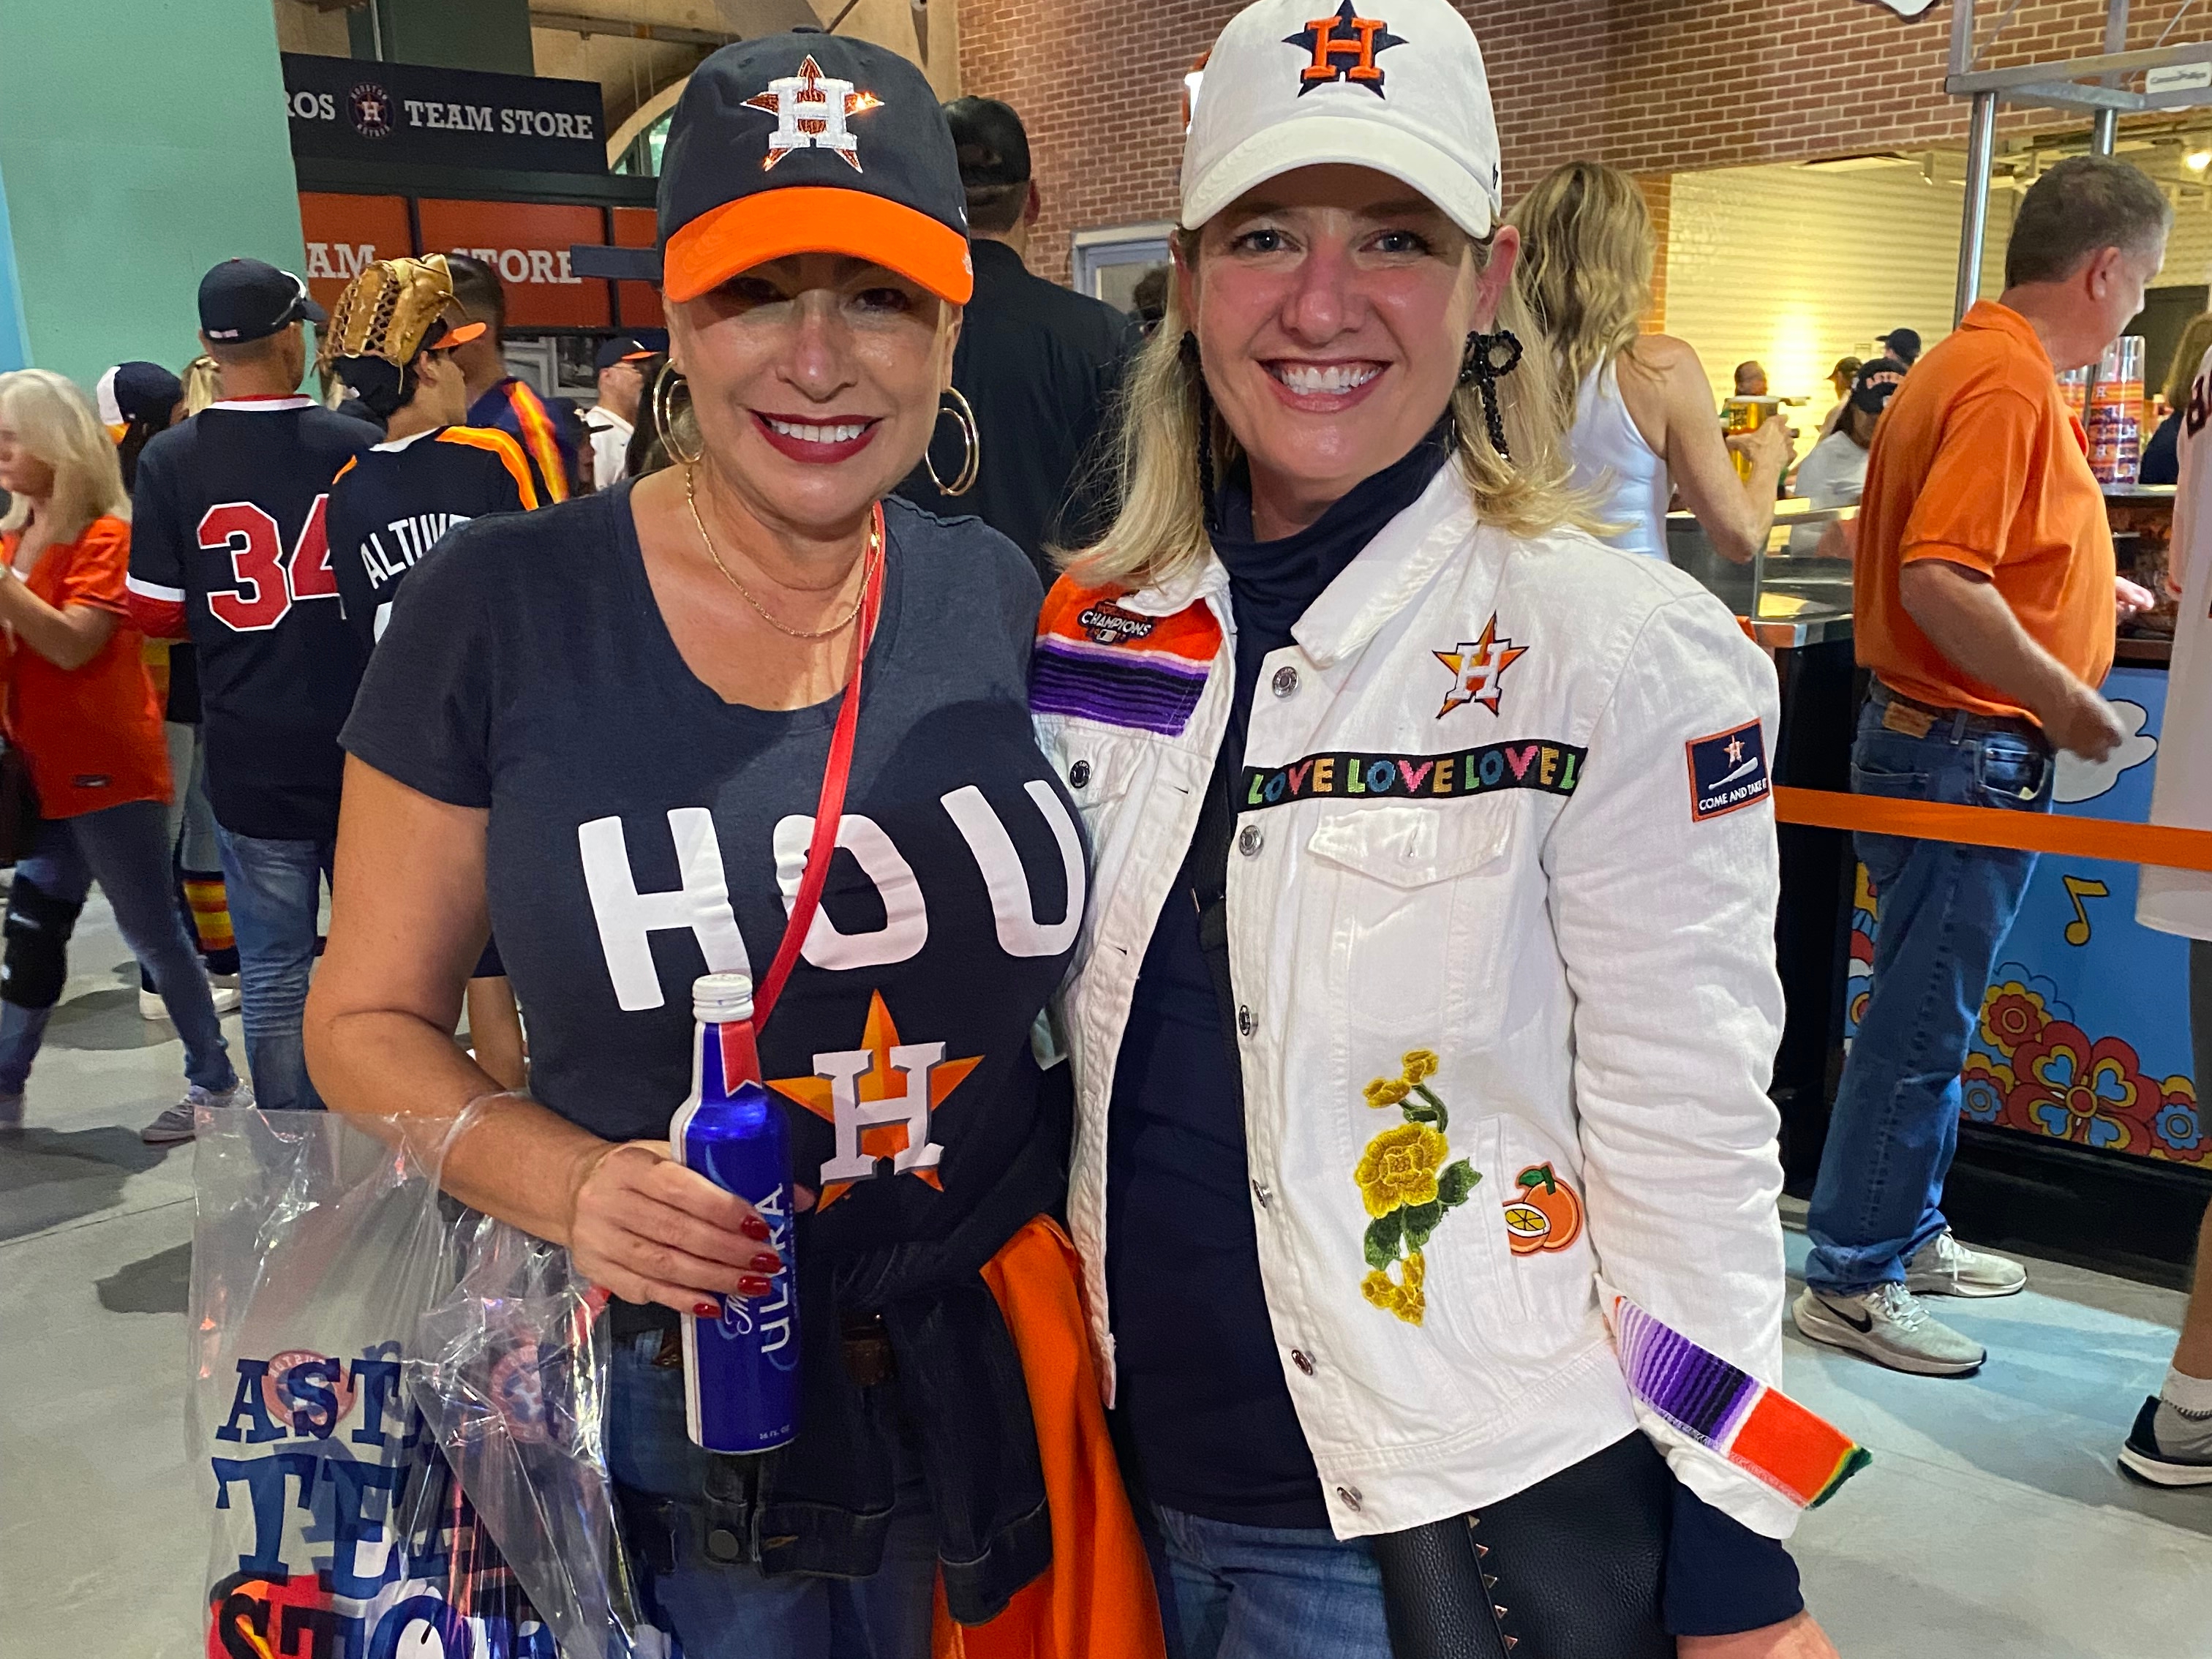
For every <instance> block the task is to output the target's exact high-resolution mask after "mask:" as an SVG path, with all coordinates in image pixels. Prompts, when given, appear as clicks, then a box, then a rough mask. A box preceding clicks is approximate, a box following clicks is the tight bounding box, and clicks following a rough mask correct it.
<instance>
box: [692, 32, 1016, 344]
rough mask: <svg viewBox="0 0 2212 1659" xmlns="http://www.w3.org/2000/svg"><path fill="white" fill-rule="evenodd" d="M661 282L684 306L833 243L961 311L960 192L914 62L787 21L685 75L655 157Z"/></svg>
mask: <svg viewBox="0 0 2212 1659" xmlns="http://www.w3.org/2000/svg"><path fill="white" fill-rule="evenodd" d="M660 247H661V289H662V292H663V293H664V294H665V295H666V296H667V297H668V298H669V299H670V300H671V301H677V302H679V303H680V302H682V301H685V300H696V298H698V297H699V295H702V294H705V293H707V292H708V291H709V290H710V289H715V288H719V287H720V285H721V284H722V283H726V282H728V281H729V280H730V278H731V277H732V276H737V275H738V273H739V272H740V271H745V270H751V269H752V268H753V267H754V266H755V265H758V264H766V263H767V262H768V261H769V260H771V259H781V258H787V257H788V256H789V255H791V254H794V253H844V254H849V255H851V256H852V257H853V258H858V259H866V260H868V261H870V262H871V263H872V264H879V265H883V266H884V267H885V268H887V269H889V270H896V271H897V272H899V273H900V274H901V275H902V276H908V277H911V278H912V279H913V280H914V281H915V282H917V283H921V286H922V287H924V288H926V289H928V290H929V291H930V292H931V293H933V294H934V295H938V297H939V298H940V299H944V300H949V301H951V302H952V303H953V304H955V305H965V304H966V303H967V302H968V298H969V295H970V294H972V293H973V292H974V291H975V267H974V265H973V264H971V263H970V262H969V256H968V197H967V192H966V191H965V190H963V188H962V187H961V183H960V161H959V157H958V156H957V154H956V153H955V152H954V149H953V146H952V131H951V128H950V127H949V126H947V125H945V112H944V111H943V110H941V109H939V107H938V103H937V94H936V93H935V92H934V91H933V90H932V89H931V88H930V84H929V82H928V80H927V77H925V76H923V74H922V72H921V70H918V69H916V68H915V66H914V65H913V64H909V63H908V62H907V60H906V59H905V58H902V57H900V56H899V55H898V54H897V53H896V52H892V51H890V50H889V49H888V48H887V47H884V46H875V45H872V44H871V43H870V42H868V41H866V40H848V39H847V38H846V37H844V36H842V35H836V34H823V33H820V32H818V31H815V30H806V29H794V30H793V32H792V33H789V34H772V35H767V36H764V37H763V38H762V39H760V40H744V41H739V42H738V43H737V44H736V45H733V46H724V47H723V48H722V49H721V50H720V51H719V52H715V53H714V55H713V56H712V57H710V58H708V59H707V61H706V62H704V63H703V64H700V65H699V67H698V68H697V69H696V70H692V71H691V79H690V82H689V83H688V84H687V85H686V86H685V87H684V95H683V97H682V98H680V99H678V100H677V105H676V113H675V116H674V118H672V119H671V121H670V122H669V125H668V147H667V149H665V150H664V151H663V152H662V155H661V160H660Z"/></svg>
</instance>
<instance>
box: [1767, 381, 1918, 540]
mask: <svg viewBox="0 0 2212 1659" xmlns="http://www.w3.org/2000/svg"><path fill="white" fill-rule="evenodd" d="M1904 384H1905V365H1904V364H1903V363H1900V362H1898V361H1897V360H1896V359H1895V358H1894V357H1877V358H1875V360H1874V361H1873V362H1870V363H1865V364H1862V365H1861V366H1860V368H1859V369H1858V371H1857V374H1856V375H1855V376H1854V377H1853V382H1852V385H1851V386H1850V397H1848V398H1845V399H1844V403H1843V406H1842V410H1841V412H1840V415H1839V416H1838V419H1837V422H1836V429H1835V430H1834V431H1832V432H1831V433H1829V434H1828V435H1827V436H1826V437H1825V438H1823V439H1821V440H1820V442H1818V443H1816V444H1814V446H1813V453H1811V454H1809V455H1808V456H1806V458H1805V459H1804V461H1803V462H1802V464H1801V465H1799V467H1798V468H1797V478H1796V484H1795V486H1794V488H1793V489H1792V493H1793V494H1795V495H1802V496H1803V497H1804V498H1805V499H1806V500H1807V501H1810V502H1812V503H1813V505H1814V507H1857V505H1858V502H1859V496H1860V495H1861V494H1862V493H1863V491H1864V490H1865V489H1866V475H1867V457H1868V452H1869V450H1871V449H1872V448H1873V447H1874V428H1875V422H1877V421H1879V420H1880V419H1881V411H1882V410H1885V409H1887V407H1888V406H1889V398H1890V394H1891V393H1892V392H1895V391H1896V390H1897V388H1898V387H1899V386H1903V385H1904ZM1857 535H1858V527H1857V523H1856V521H1853V520H1832V521H1831V522H1830V523H1828V524H1827V525H1825V526H1823V525H1817V524H1808V525H1800V526H1797V528H1796V529H1795V530H1792V531H1791V532H1790V551H1791V552H1792V553H1794V554H1798V555H1801V556H1802V555H1805V554H1825V555H1826V556H1829V557H1832V558H1848V557H1849V556H1850V555H1851V554H1852V553H1853V552H1854V551H1855V550H1857Z"/></svg>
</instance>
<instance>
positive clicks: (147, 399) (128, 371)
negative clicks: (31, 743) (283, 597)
mask: <svg viewBox="0 0 2212 1659" xmlns="http://www.w3.org/2000/svg"><path fill="white" fill-rule="evenodd" d="M95 396H96V397H97V398H98V401H99V404H100V419H101V420H103V421H105V422H107V426H108V430H109V431H110V432H111V433H113V434H115V459H116V461H117V463H118V465H120V466H121V467H122V469H123V487H124V488H125V489H136V488H137V483H138V457H139V455H140V454H141V453H143V451H144V449H145V447H146V445H147V444H148V443H149V441H151V440H152V439H153V437H154V436H155V434H157V433H161V432H166V431H167V430H168V429H169V428H171V427H172V426H173V425H175V424H176V423H177V422H179V421H181V420H183V419H184V418H185V384H184V382H183V381H182V380H179V379H178V378H177V377H176V376H175V375H173V374H170V373H169V371H168V370H167V369H166V368H162V367H161V364H159V363H149V362H128V363H118V364H117V365H116V366H115V367H114V368H111V369H109V370H108V371H107V372H106V374H103V375H101V376H100V384H99V386H97V388H96V389H95ZM149 643H150V644H153V645H155V646H157V647H161V651H160V653H158V654H157V653H149V660H150V661H152V662H155V663H159V662H160V661H161V656H163V655H166V658H167V663H166V667H167V673H166V675H161V674H156V675H155V690H156V691H157V692H158V693H160V694H161V697H162V702H163V731H164V734H165V737H166V738H167V744H168V750H169V774H170V778H171V781H172V783H173V793H172V794H171V797H170V801H169V843H170V847H171V849H172V850H173V852H174V854H176V866H177V872H176V873H177V903H178V906H179V912H180V914H181V915H183V916H184V918H185V923H186V925H187V927H189V928H190V929H191V934H192V937H193V939H194V940H195V941H196V942H197V944H198V945H199V950H200V957H201V959H202V960H203V961H204V963H206V964H207V969H208V974H209V975H210V979H211V980H213V981H214V982H215V987H216V991H215V1006H216V1012H217V1013H220V1014H227V1013H228V1012H231V1010H233V1009H234V1008H235V1007H237V1006H238V946H237V944H236V941H235V940H234V939H233V938H232V936H231V931H230V908H229V906H228V902H226V901H225V900H224V898H223V894H222V870H221V869H220V868H219V867H218V866H219V864H220V861H221V860H220V855H219V854H217V853H216V845H215V815H214V813H213V812H212V811H210V808H209V806H208V800H207V756H206V750H205V747H204V744H202V743H201V741H200V690H199V686H200V682H199V664H198V660H197V658H196V657H195V656H194V654H193V652H192V647H191V642H190V641H186V640H173V641H166V642H164V641H149ZM165 680H166V684H165V683H164V682H165ZM138 1012H139V1013H140V1014H141V1015H142V1016H143V1018H147V1019H167V1018H168V1017H169V1010H168V1005H167V1003H166V1002H164V1001H163V1000H161V993H160V991H158V990H157V989H156V988H155V984H154V976H153V975H152V974H151V973H150V972H149V971H148V970H147V969H145V968H144V967H143V966H141V967H140V969H139V970H138Z"/></svg>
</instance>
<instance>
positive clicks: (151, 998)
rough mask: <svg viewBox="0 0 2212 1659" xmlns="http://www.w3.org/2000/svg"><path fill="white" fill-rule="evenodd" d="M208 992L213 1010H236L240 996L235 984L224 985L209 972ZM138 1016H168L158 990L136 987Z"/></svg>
mask: <svg viewBox="0 0 2212 1659" xmlns="http://www.w3.org/2000/svg"><path fill="white" fill-rule="evenodd" d="M232 977H234V975H222V978H224V979H228V978H232ZM208 994H209V995H210V996H211V997H213V998H214V999H215V1011H216V1013H217V1014H218V1015H222V1014H230V1013H235V1012H238V1005H239V1000H240V998H239V994H238V987H236V986H235V985H225V984H223V983H222V981H221V980H219V979H218V978H217V977H216V975H212V974H210V975H208ZM138 1017H139V1018H141V1019H167V1018H168V1017H169V1005H168V1004H167V1003H166V1002H164V1001H162V1000H161V993H160V992H159V991H149V990H148V989H147V988H146V987H144V986H143V985H142V986H140V987H138Z"/></svg>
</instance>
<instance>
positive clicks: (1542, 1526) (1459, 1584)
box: [1368, 1433, 1674, 1659]
mask: <svg viewBox="0 0 2212 1659" xmlns="http://www.w3.org/2000/svg"><path fill="white" fill-rule="evenodd" d="M1673 1515H1674V1475H1673V1474H1672V1473H1670V1472H1669V1471H1668V1468H1667V1461H1666V1459H1665V1458H1663V1457H1662V1456H1661V1455H1659V1452H1658V1449H1657V1448H1656V1447H1655V1446H1653V1445H1652V1443H1651V1442H1650V1439H1649V1438H1647V1437H1645V1436H1644V1435H1643V1434H1641V1433H1637V1434H1631V1435H1629V1436H1627V1437H1626V1438H1624V1439H1622V1440H1620V1441H1617V1442H1615V1443H1613V1444H1612V1445H1610V1446H1608V1447H1607V1448H1606V1449H1604V1450H1603V1451H1601V1452H1599V1453H1598V1454H1596V1455H1595V1456H1592V1457H1586V1458H1584V1459H1583V1461H1582V1462H1579V1463H1577V1464H1576V1465H1575V1466H1574V1467H1573V1468H1567V1469H1562V1470H1561V1471H1560V1472H1559V1474H1555V1475H1553V1476H1552V1477H1551V1479H1549V1480H1543V1481H1540V1482H1538V1483H1537V1484H1536V1485H1535V1486H1531V1487H1529V1488H1528V1490H1527V1491H1526V1492H1516V1493H1515V1494H1514V1495H1513V1496H1512V1497H1510V1498H1504V1499H1501V1500H1500V1501H1499V1502H1498V1503H1495V1504H1486V1505H1485V1506H1484V1507H1483V1508H1481V1509H1479V1510H1475V1511H1474V1513H1472V1514H1470V1515H1465V1516H1460V1517H1458V1518H1457V1519H1455V1520H1450V1521H1437V1522H1431V1523H1430V1524H1429V1525H1427V1526H1425V1527H1414V1528H1409V1529H1408V1530H1407V1531H1404V1532H1394V1533H1385V1534H1383V1535H1381V1536H1380V1537H1376V1538H1370V1540H1368V1542H1369V1544H1370V1546H1371V1547H1373V1549H1374V1552H1375V1560H1376V1565H1378V1566H1380V1567H1381V1568H1382V1570H1383V1612H1384V1615H1385V1617H1386V1618H1387V1619H1388V1620H1389V1630H1390V1651H1391V1652H1392V1654H1394V1655H1395V1659H1507V1656H1509V1655H1510V1656H1511V1659H1674V1638H1673V1637H1672V1636H1669V1635H1668V1633H1667V1628H1666V1625H1665V1622H1664V1620H1662V1616H1661V1613H1660V1596H1661V1580H1662V1574H1663V1573H1664V1571H1665V1570H1666V1565H1667V1534H1668V1524H1669V1522H1670V1521H1671V1520H1672V1518H1673Z"/></svg>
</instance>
